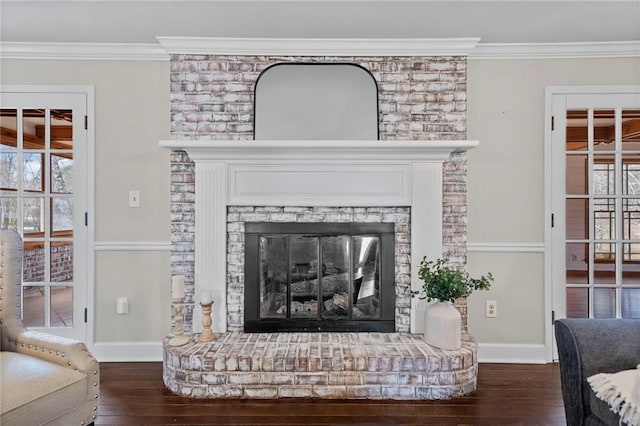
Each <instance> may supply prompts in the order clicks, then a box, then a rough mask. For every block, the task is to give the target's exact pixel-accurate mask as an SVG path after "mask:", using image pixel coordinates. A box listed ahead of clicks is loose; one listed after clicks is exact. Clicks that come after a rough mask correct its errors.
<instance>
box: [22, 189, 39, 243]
mask: <svg viewBox="0 0 640 426" xmlns="http://www.w3.org/2000/svg"><path fill="white" fill-rule="evenodd" d="M22 209H23V210H22V212H23V219H22V220H23V221H24V222H23V225H24V228H23V229H24V234H25V236H27V234H29V233H33V232H44V198H43V197H29V198H27V197H25V198H24V199H23V200H22Z"/></svg>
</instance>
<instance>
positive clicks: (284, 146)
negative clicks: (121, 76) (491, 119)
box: [160, 140, 479, 162]
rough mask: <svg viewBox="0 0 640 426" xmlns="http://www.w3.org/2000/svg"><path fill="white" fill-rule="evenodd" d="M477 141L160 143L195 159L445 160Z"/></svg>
mask: <svg viewBox="0 0 640 426" xmlns="http://www.w3.org/2000/svg"><path fill="white" fill-rule="evenodd" d="M478 144H479V142H478V141H477V140H411V141H409V140H407V141H405V140H402V141H398V140H300V141H298V140H285V141H283V140H219V141H210V140H163V141H160V146H161V147H163V148H167V149H171V150H174V151H186V152H187V153H188V154H189V158H191V159H192V160H194V161H223V162H238V161H258V160H260V161H264V160H278V161H287V160H296V161H301V160H302V161H304V160H322V161H324V160H330V161H332V162H346V161H351V162H352V161H356V162H357V161H374V162H378V161H382V162H390V161H391V162H394V161H407V162H414V161H418V162H425V161H426V162H431V161H436V162H442V161H444V160H446V159H447V158H449V156H450V155H451V153H453V152H463V151H467V150H469V149H472V148H475V147H476V146H478Z"/></svg>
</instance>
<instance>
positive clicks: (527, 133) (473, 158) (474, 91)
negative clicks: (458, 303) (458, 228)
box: [467, 58, 640, 345]
mask: <svg viewBox="0 0 640 426" xmlns="http://www.w3.org/2000/svg"><path fill="white" fill-rule="evenodd" d="M620 84H640V59H637V58H634V59H599V60H596V59H573V60H568V59H550V60H473V59H471V60H469V64H468V86H467V88H468V92H467V96H468V122H467V123H468V131H469V132H468V137H469V138H470V139H478V140H480V147H479V148H477V149H475V150H473V151H471V152H470V153H469V154H468V160H469V180H468V182H469V186H468V202H469V204H468V209H469V210H468V212H469V218H468V226H469V229H468V240H469V243H471V248H472V251H470V253H469V270H470V272H471V273H472V275H477V274H482V273H486V272H487V271H491V272H493V273H494V275H495V283H494V285H493V287H492V288H491V290H489V291H488V292H482V293H478V294H475V295H473V296H472V297H471V298H470V300H469V331H470V332H471V334H473V335H474V337H476V338H477V339H478V341H479V342H481V343H503V344H515V345H518V344H544V327H545V318H544V268H543V262H544V254H543V253H509V250H508V248H507V249H505V250H504V252H491V253H481V252H474V251H473V243H475V244H483V243H497V244H498V245H500V244H503V245H508V244H516V245H517V244H522V245H527V244H542V243H544V213H545V212H544V172H545V170H544V124H543V123H544V113H545V110H544V108H545V106H544V97H545V87H546V86H568V85H620ZM485 300H497V301H498V317H497V318H485V316H484V305H485Z"/></svg>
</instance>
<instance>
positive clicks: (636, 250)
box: [622, 243, 640, 284]
mask: <svg viewBox="0 0 640 426" xmlns="http://www.w3.org/2000/svg"><path fill="white" fill-rule="evenodd" d="M622 249H623V250H624V260H633V261H632V262H629V261H626V262H623V263H622V283H623V284H640V263H638V262H634V261H635V260H639V259H640V244H638V243H634V244H622Z"/></svg>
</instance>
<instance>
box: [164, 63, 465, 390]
mask: <svg viewBox="0 0 640 426" xmlns="http://www.w3.org/2000/svg"><path fill="white" fill-rule="evenodd" d="M332 61H333V62H340V63H345V62H346V63H354V64H358V65H360V66H362V67H364V68H366V69H368V70H369V71H370V72H371V73H372V75H373V76H374V78H375V79H376V80H377V82H378V88H379V89H378V90H379V94H378V95H379V129H378V130H379V135H380V140H379V141H305V142H304V143H300V142H298V141H268V142H267V141H251V139H252V136H253V133H252V131H253V127H252V126H253V124H252V123H253V92H252V91H253V85H254V83H255V81H256V79H257V77H258V76H259V74H260V72H261V71H262V70H264V69H266V68H267V67H268V66H270V65H272V64H275V63H283V62H323V63H326V62H332ZM171 102H172V116H171V125H172V137H173V140H171V141H164V142H161V145H162V146H164V147H166V148H169V149H171V150H172V154H171V160H172V164H171V168H172V187H171V192H172V205H171V217H172V269H173V273H174V274H180V275H184V276H185V309H184V324H185V330H186V331H187V333H191V332H197V331H198V330H199V329H200V324H199V318H200V311H199V306H198V304H197V298H198V294H199V291H201V290H203V289H207V290H211V291H212V294H213V296H214V303H215V304H214V332H216V333H222V334H220V335H221V336H222V339H221V340H222V342H221V343H216V344H196V343H190V344H188V345H187V346H186V347H179V348H168V347H166V346H165V384H166V385H167V386H168V387H169V388H170V389H172V390H174V391H176V392H179V393H181V394H184V395H190V396H195V397H244V398H252V397H258V398H259V397H263V398H264V397H288V396H303V397H333V398H336V397H337V398H342V397H348V398H405V399H425V398H428V399H431V398H443V397H450V396H453V395H460V394H462V393H467V392H469V391H471V390H473V389H475V374H477V359H476V346H475V343H473V340H472V339H471V338H470V337H468V336H467V337H466V339H465V343H464V345H463V348H462V349H461V351H460V352H459V353H443V351H440V350H437V349H434V348H429V347H428V346H427V345H426V344H424V343H423V342H422V341H421V340H420V338H419V335H413V334H410V333H419V332H421V331H422V326H421V323H422V316H423V314H424V306H423V305H422V304H421V303H416V301H412V300H411V299H410V298H409V296H408V290H409V289H410V287H411V286H416V285H417V284H418V283H417V281H416V277H415V274H412V269H411V268H412V267H411V265H416V264H417V263H418V262H419V260H420V259H421V258H422V256H424V255H427V256H429V257H439V256H442V255H443V254H444V255H446V256H447V257H448V258H449V259H450V262H451V263H452V264H454V265H457V266H464V264H465V263H466V196H465V193H466V184H465V181H466V163H465V158H464V151H465V150H467V149H469V148H472V147H474V146H475V145H476V144H477V142H473V141H465V140H464V139H465V136H466V58H465V57H464V56H450V57H437V56H436V57H368V56H367V57H326V56H322V57H299V56H216V55H173V56H172V58H171ZM336 151H339V152H340V153H341V156H340V160H339V161H335V152H336ZM300 164H304V166H305V167H304V168H301V167H300V166H299V165H300ZM354 164H355V165H356V166H357V167H354ZM301 176H303V177H302V181H303V182H305V183H304V188H305V190H304V194H301V191H300V187H296V186H295V185H296V184H298V183H299V182H300V181H301V180H300V179H301ZM363 176H366V179H363ZM331 179H335V180H337V182H338V183H339V184H338V185H335V186H336V188H339V189H338V190H337V191H336V192H334V193H330V194H328V193H325V192H324V190H321V188H324V186H325V185H324V183H326V181H327V180H331ZM363 181H366V182H371V183H372V184H365V185H362V184H361V182H363ZM282 182H292V185H293V186H287V185H286V184H285V185H283V184H282ZM314 182H323V185H319V184H317V183H314ZM258 187H259V190H258ZM314 191H315V192H314ZM305 217H306V218H309V217H314V218H315V221H325V220H326V221H329V220H328V219H327V218H330V217H331V218H336V217H338V218H340V221H342V222H362V223H367V222H391V223H393V224H394V229H395V232H396V236H395V238H396V243H398V241H399V242H400V243H401V244H400V245H401V249H400V250H398V251H396V253H395V262H396V266H395V280H396V283H395V294H396V300H395V306H396V307H395V310H396V314H395V324H396V333H391V334H390V335H388V336H384V335H382V336H383V337H380V336H377V335H376V334H375V333H374V334H373V335H371V336H368V337H367V336H361V335H360V333H356V334H353V333H345V335H344V336H334V335H332V333H319V334H318V336H317V337H314V336H307V334H305V333H291V334H289V335H287V334H284V335H280V334H279V333H275V334H274V333H266V334H265V335H263V336H257V337H248V336H247V335H245V334H244V333H242V330H243V321H244V315H243V314H244V311H243V310H244V300H243V298H244V295H243V291H244V262H243V261H242V258H243V255H244V224H245V223H246V222H260V221H269V220H272V221H274V222H278V221H283V220H284V219H285V218H286V219H287V220H290V219H291V218H294V219H295V220H294V221H304V220H305V219H304V218H305ZM457 307H458V309H459V310H460V311H461V312H462V314H463V322H464V324H465V325H464V328H465V330H466V302H465V301H459V303H458V304H457ZM416 336H418V337H416ZM332 342H333V343H332ZM208 345H209V346H208ZM211 345H214V346H215V345H222V346H215V348H214V347H213V346H211ZM332 345H333V347H334V348H336V350H338V349H337V348H339V353H337V352H333V353H332V355H325V354H324V352H325V351H326V350H330V348H331V347H332ZM249 347H251V349H248V348H249ZM283 347H286V350H284V351H283ZM214 349H215V350H214ZM314 349H315V352H314ZM185 351H186V353H185ZM234 351H235V352H234ZM309 351H311V352H309ZM351 351H354V352H351ZM444 352H446V351H444ZM454 352H455V351H454ZM187 353H188V355H187ZM278 354H280V356H278ZM358 354H360V355H358ZM185 357H186V358H185ZM285 373H286V374H285ZM316 373H320V374H319V375H318V374H316ZM278 374H279V375H278ZM285 376H286V377H285ZM335 386H337V387H338V388H337V389H336V388H335Z"/></svg>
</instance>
